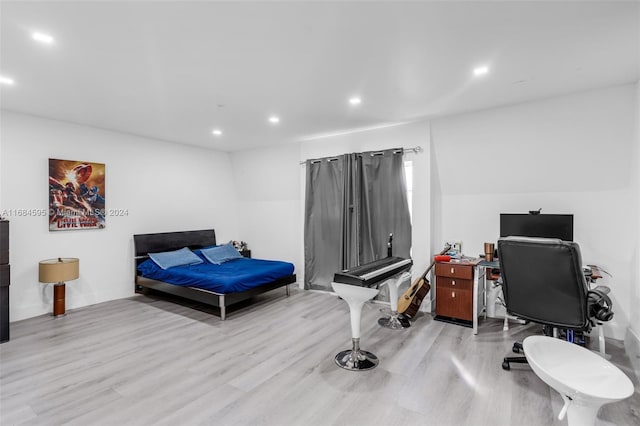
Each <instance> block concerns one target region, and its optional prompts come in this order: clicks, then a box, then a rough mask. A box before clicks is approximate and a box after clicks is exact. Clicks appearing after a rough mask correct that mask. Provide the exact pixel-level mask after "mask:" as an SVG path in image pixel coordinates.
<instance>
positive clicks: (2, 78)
mask: <svg viewBox="0 0 640 426" xmlns="http://www.w3.org/2000/svg"><path fill="white" fill-rule="evenodd" d="M0 83H2V84H8V85H12V84H13V83H15V82H14V81H13V79H12V78H9V77H5V76H3V75H0Z"/></svg>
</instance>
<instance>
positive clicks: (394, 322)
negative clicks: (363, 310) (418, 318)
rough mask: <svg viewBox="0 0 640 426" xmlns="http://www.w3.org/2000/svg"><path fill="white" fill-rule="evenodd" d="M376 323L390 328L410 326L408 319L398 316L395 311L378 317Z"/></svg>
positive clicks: (399, 328)
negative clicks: (386, 315) (383, 316)
mask: <svg viewBox="0 0 640 426" xmlns="http://www.w3.org/2000/svg"><path fill="white" fill-rule="evenodd" d="M378 325H380V326H381V327H385V328H390V329H392V330H402V329H404V328H409V327H411V323H410V322H409V320H408V319H406V318H403V317H401V316H399V315H398V313H397V312H396V313H391V315H389V316H388V317H385V318H379V319H378Z"/></svg>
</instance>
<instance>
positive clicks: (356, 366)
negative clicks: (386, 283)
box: [331, 282, 379, 371]
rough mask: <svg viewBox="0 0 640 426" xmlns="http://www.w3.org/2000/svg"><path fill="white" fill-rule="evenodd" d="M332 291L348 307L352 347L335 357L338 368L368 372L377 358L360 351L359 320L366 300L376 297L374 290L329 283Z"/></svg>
mask: <svg viewBox="0 0 640 426" xmlns="http://www.w3.org/2000/svg"><path fill="white" fill-rule="evenodd" d="M331 287H333V291H335V292H336V294H337V295H338V296H340V297H342V299H344V301H345V302H347V304H348V305H349V313H350V316H351V341H352V343H353V347H352V348H351V349H347V350H344V351H342V352H340V353H338V355H336V364H338V366H340V367H342V368H344V369H346V370H352V371H362V370H370V369H372V368H375V367H376V366H377V365H378V357H376V356H375V355H374V354H372V353H371V352H367V351H363V350H362V349H360V319H361V317H362V307H363V306H364V303H365V302H366V301H367V300H370V299H373V298H374V297H376V296H377V294H378V292H379V290H378V289H376V288H369V287H361V286H357V285H351V284H342V283H336V282H333V283H331Z"/></svg>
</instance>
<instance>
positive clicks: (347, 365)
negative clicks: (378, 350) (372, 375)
mask: <svg viewBox="0 0 640 426" xmlns="http://www.w3.org/2000/svg"><path fill="white" fill-rule="evenodd" d="M352 340H353V348H352V349H347V350H346V351H342V352H340V353H338V355H336V364H338V367H341V368H344V369H345V370H351V371H365V370H371V369H372V368H375V367H376V366H377V365H378V362H379V361H378V357H377V356H375V355H374V354H372V353H371V352H368V351H363V350H361V349H360V339H352Z"/></svg>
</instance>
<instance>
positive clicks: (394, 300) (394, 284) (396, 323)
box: [378, 272, 411, 330]
mask: <svg viewBox="0 0 640 426" xmlns="http://www.w3.org/2000/svg"><path fill="white" fill-rule="evenodd" d="M408 279H411V274H410V273H408V272H404V273H402V274H400V275H397V276H395V277H393V278H389V279H388V280H386V281H385V282H384V283H382V285H381V287H382V286H383V285H385V284H387V287H389V305H390V307H391V315H389V316H387V317H384V318H380V319H378V324H379V325H380V326H382V327H385V328H390V329H392V330H402V329H404V328H409V327H411V323H410V322H409V320H407V319H406V318H401V317H400V316H399V315H398V287H400V284H402V283H403V282H404V281H406V280H408Z"/></svg>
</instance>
